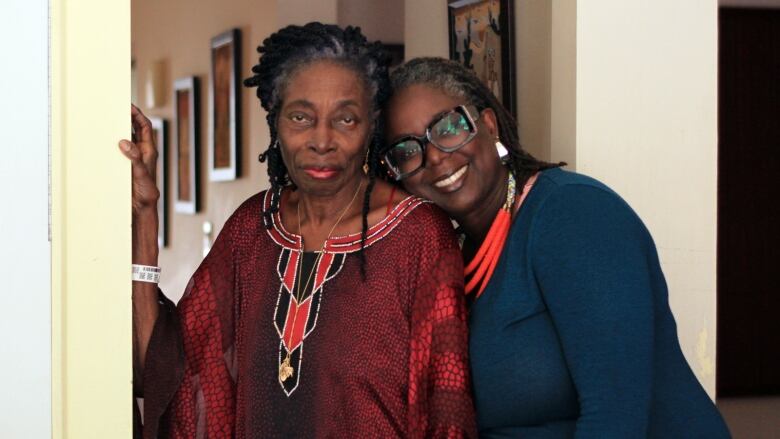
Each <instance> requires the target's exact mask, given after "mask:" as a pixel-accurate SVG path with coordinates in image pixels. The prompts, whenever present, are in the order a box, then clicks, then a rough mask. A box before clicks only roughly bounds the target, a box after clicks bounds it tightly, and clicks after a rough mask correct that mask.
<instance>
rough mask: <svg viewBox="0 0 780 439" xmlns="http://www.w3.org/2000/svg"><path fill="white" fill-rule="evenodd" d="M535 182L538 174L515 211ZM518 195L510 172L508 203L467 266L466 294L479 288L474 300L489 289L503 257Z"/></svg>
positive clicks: (527, 187)
mask: <svg viewBox="0 0 780 439" xmlns="http://www.w3.org/2000/svg"><path fill="white" fill-rule="evenodd" d="M535 181H536V174H534V175H533V176H531V178H529V179H528V182H527V183H526V184H525V186H524V187H523V191H522V193H521V194H520V199H519V200H518V203H517V208H516V209H515V211H516V210H517V209H519V208H520V205H522V204H523V201H524V200H525V197H526V195H528V191H529V190H530V189H531V187H532V186H533V185H534V182H535ZM517 195H518V194H517V182H516V181H515V177H514V175H512V173H511V172H510V173H509V178H508V179H507V188H506V201H505V202H504V205H503V206H502V207H501V209H498V213H496V217H495V218H494V219H493V223H492V224H491V225H490V229H489V230H488V233H487V236H486V237H485V240H484V241H482V245H480V246H479V250H477V254H476V255H475V256H474V258H473V259H472V260H471V262H469V264H468V265H467V266H466V270H465V277H466V279H467V282H466V294H471V293H472V292H473V291H474V290H475V289H476V288H477V286H479V289H478V290H477V292H476V294H475V296H474V298H477V297H479V296H481V295H482V292H483V291H485V287H487V284H488V282H489V281H490V277H491V276H493V271H494V270H495V269H496V265H498V259H499V258H500V257H501V251H502V250H503V249H504V244H505V243H506V238H507V236H508V235H509V228H510V226H511V225H512V224H511V223H512V213H513V209H512V208H513V206H514V204H515V199H516V197H517Z"/></svg>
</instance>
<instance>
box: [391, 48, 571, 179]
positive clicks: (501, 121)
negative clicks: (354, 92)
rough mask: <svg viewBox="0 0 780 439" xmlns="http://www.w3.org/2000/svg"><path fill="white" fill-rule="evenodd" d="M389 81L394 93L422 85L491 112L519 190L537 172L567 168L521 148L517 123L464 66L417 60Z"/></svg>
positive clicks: (438, 60)
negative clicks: (507, 151)
mask: <svg viewBox="0 0 780 439" xmlns="http://www.w3.org/2000/svg"><path fill="white" fill-rule="evenodd" d="M390 81H391V83H392V86H393V90H394V92H398V91H401V90H402V89H404V88H406V87H409V86H411V85H415V84H419V85H426V86H429V87H433V88H436V89H439V90H441V91H443V92H444V93H445V94H447V95H448V96H451V97H453V98H459V99H464V100H465V101H466V102H467V103H469V104H471V105H474V106H475V107H477V108H479V110H480V111H481V110H484V109H486V108H490V109H492V110H493V112H494V113H495V114H496V118H497V120H498V137H499V139H500V140H501V143H503V144H504V145H505V146H506V148H507V150H509V162H508V166H509V170H510V172H512V174H513V175H514V176H515V179H516V181H517V187H523V186H524V185H525V183H526V181H528V179H529V178H530V177H531V176H532V175H533V174H535V173H536V172H538V171H541V170H544V169H550V168H556V167H560V166H564V165H565V163H563V162H561V163H547V162H543V161H541V160H537V159H536V158H534V157H533V156H531V154H529V153H528V152H526V151H525V150H524V149H523V148H522V146H521V145H520V138H519V136H518V133H517V123H516V122H515V119H514V117H512V114H510V113H509V111H508V110H507V109H506V108H504V106H503V105H501V103H500V102H499V101H498V98H496V96H495V95H494V94H493V92H491V91H490V89H488V88H487V86H486V85H485V84H484V83H483V82H482V81H481V80H480V79H479V78H478V77H477V76H476V75H475V74H474V72H473V71H471V70H469V69H467V68H466V67H464V66H462V65H461V64H459V63H457V62H455V61H451V60H448V59H444V58H427V57H426V58H415V59H413V60H411V61H409V62H407V63H406V64H404V65H402V66H401V67H399V68H397V69H396V70H394V71H393V73H392V75H391V77H390Z"/></svg>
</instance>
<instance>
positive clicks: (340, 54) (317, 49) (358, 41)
mask: <svg viewBox="0 0 780 439" xmlns="http://www.w3.org/2000/svg"><path fill="white" fill-rule="evenodd" d="M257 51H258V53H260V54H261V57H260V61H259V62H258V64H257V65H255V66H254V67H252V73H254V75H253V76H252V77H250V78H247V79H245V80H244V85H245V86H246V87H257V97H258V98H260V104H261V105H262V107H263V109H265V110H266V112H267V113H268V115H267V116H266V121H267V122H268V129H269V131H270V134H271V142H270V144H269V146H268V149H266V150H265V152H263V153H262V154H260V156H259V157H258V159H259V160H260V162H265V161H266V160H267V161H268V176H269V177H270V180H271V206H270V209H268V210H266V211H265V212H264V214H263V215H264V218H263V220H264V223H265V226H266V227H271V216H272V215H273V214H275V213H276V212H278V211H279V207H280V203H281V194H282V189H283V188H284V187H285V186H288V185H290V184H291V182H290V179H289V175H288V173H287V167H286V166H285V164H284V161H283V160H282V153H281V150H280V146H279V137H278V133H277V129H276V122H277V117H278V113H279V109H280V108H281V106H282V100H283V98H284V93H285V88H286V86H287V84H288V82H289V80H290V78H291V77H292V76H293V73H295V72H296V71H297V70H298V69H300V68H301V67H303V66H306V65H309V64H311V63H313V62H315V61H320V60H328V61H332V62H336V63H339V64H341V65H344V66H346V67H348V68H350V69H352V70H353V71H354V72H355V73H357V74H358V76H359V77H360V78H361V79H362V80H363V82H364V84H365V86H366V89H367V90H368V92H369V93H370V95H371V96H372V104H373V111H374V112H378V111H380V110H381V109H382V107H383V106H384V104H385V102H386V101H387V99H388V98H389V96H390V80H389V77H388V67H389V65H390V56H389V55H388V54H387V52H386V51H385V50H384V48H383V46H382V44H381V43H380V42H378V41H377V42H373V43H370V42H368V40H367V39H366V37H365V36H364V35H363V34H362V33H361V32H360V28H359V27H353V26H347V27H346V28H344V29H342V28H340V27H338V26H335V25H329V24H322V23H317V22H314V23H308V24H306V25H304V26H287V27H285V28H283V29H281V30H279V31H278V32H276V33H273V34H271V36H269V37H268V38H266V39H265V40H263V43H262V45H261V46H259V47H258V48H257ZM376 119H377V120H376V121H375V124H374V131H373V133H372V137H371V142H370V143H369V146H368V153H367V163H368V178H369V182H368V186H367V187H366V192H365V196H364V197H363V230H362V232H361V242H360V273H361V275H362V276H363V279H364V280H365V255H364V253H363V250H364V248H365V243H366V233H367V231H368V212H369V208H370V205H371V192H372V190H373V189H374V184H375V182H376V177H377V176H378V175H380V167H379V156H378V151H379V149H380V147H381V145H382V141H383V139H382V133H383V127H384V122H383V120H382V118H381V117H378V118H376Z"/></svg>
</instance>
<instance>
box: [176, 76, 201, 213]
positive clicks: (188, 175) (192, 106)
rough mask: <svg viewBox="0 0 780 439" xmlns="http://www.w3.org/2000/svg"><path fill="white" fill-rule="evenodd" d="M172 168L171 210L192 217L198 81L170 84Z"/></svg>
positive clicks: (196, 174)
mask: <svg viewBox="0 0 780 439" xmlns="http://www.w3.org/2000/svg"><path fill="white" fill-rule="evenodd" d="M173 90H174V92H173V108H174V124H173V149H174V151H175V152H176V154H175V157H176V160H175V161H174V164H173V167H174V169H175V170H176V172H175V173H174V175H175V183H176V184H175V185H174V193H175V196H174V200H175V201H174V209H175V210H176V212H180V213H189V214H194V213H196V212H198V209H199V208H200V203H199V195H200V194H199V193H200V187H199V183H200V178H199V174H200V160H199V157H200V142H199V139H198V137H199V136H198V133H199V132H200V129H199V128H200V127H199V123H198V121H199V120H200V108H199V103H200V87H199V81H198V78H196V77H195V76H189V77H186V78H181V79H177V80H176V81H174V84H173Z"/></svg>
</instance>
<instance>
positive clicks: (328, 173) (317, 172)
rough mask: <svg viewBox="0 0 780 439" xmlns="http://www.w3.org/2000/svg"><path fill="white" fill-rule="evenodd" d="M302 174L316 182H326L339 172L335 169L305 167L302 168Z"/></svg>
mask: <svg viewBox="0 0 780 439" xmlns="http://www.w3.org/2000/svg"><path fill="white" fill-rule="evenodd" d="M303 172H305V173H306V175H308V176H309V177H311V178H314V179H316V180H328V179H331V178H333V177H335V176H336V175H338V173H339V172H341V171H340V170H339V169H338V168H335V167H327V166H307V167H304V168H303Z"/></svg>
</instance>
